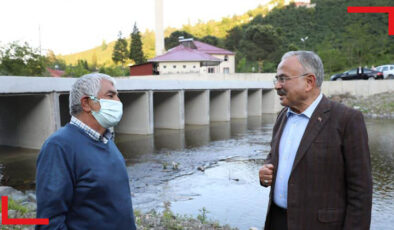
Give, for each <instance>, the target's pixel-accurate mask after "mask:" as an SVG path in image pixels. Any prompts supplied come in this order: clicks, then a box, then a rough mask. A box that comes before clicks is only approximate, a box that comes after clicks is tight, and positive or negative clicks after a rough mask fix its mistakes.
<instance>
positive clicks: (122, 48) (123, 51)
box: [112, 31, 129, 66]
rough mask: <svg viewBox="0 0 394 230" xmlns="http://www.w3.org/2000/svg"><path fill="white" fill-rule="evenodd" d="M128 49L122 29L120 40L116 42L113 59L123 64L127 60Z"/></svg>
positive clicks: (119, 35)
mask: <svg viewBox="0 0 394 230" xmlns="http://www.w3.org/2000/svg"><path fill="white" fill-rule="evenodd" d="M128 54H129V53H128V51H127V41H126V39H124V38H122V31H119V34H118V40H117V41H116V43H115V47H114V50H113V52H112V60H113V61H114V62H115V64H117V63H119V62H120V63H122V66H123V65H124V63H125V62H126V60H127V58H128V56H129V55H128Z"/></svg>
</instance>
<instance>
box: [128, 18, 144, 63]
mask: <svg viewBox="0 0 394 230" xmlns="http://www.w3.org/2000/svg"><path fill="white" fill-rule="evenodd" d="M130 38H131V43H130V56H129V58H130V59H131V60H133V61H134V62H135V64H137V65H138V64H141V63H144V62H146V59H145V57H144V52H143V51H142V41H141V35H140V31H139V30H138V28H137V23H134V28H133V32H132V33H131V34H130Z"/></svg>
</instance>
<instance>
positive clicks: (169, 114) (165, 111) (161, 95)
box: [153, 91, 185, 129]
mask: <svg viewBox="0 0 394 230" xmlns="http://www.w3.org/2000/svg"><path fill="white" fill-rule="evenodd" d="M183 96H184V92H183V91H177V92H154V93H153V111H154V128H157V129H184V127H185V117H184V109H185V107H184V97H183Z"/></svg>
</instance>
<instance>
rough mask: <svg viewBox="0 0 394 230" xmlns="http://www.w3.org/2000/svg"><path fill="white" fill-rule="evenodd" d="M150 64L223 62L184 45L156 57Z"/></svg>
mask: <svg viewBox="0 0 394 230" xmlns="http://www.w3.org/2000/svg"><path fill="white" fill-rule="evenodd" d="M149 61H150V62H162V61H213V62H220V61H222V60H221V59H219V58H216V57H213V56H211V55H209V54H207V53H204V52H201V51H199V50H198V49H192V48H188V47H185V46H183V45H182V44H181V45H179V46H176V47H174V48H172V49H170V50H169V51H168V52H167V53H165V54H163V55H160V56H157V57H154V58H152V59H150V60H149Z"/></svg>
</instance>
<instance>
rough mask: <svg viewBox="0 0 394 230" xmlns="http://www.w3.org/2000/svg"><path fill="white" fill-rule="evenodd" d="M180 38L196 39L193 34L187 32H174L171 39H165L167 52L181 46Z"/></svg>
mask: <svg viewBox="0 0 394 230" xmlns="http://www.w3.org/2000/svg"><path fill="white" fill-rule="evenodd" d="M179 37H184V38H196V37H194V36H193V35H192V34H190V33H188V32H186V31H180V30H177V31H174V32H172V33H171V34H170V36H169V37H166V38H165V39H164V43H165V47H166V50H169V49H171V48H173V47H175V46H178V45H179Z"/></svg>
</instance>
